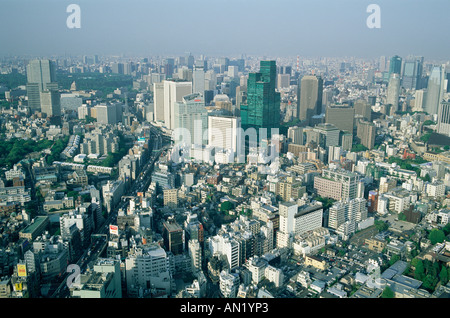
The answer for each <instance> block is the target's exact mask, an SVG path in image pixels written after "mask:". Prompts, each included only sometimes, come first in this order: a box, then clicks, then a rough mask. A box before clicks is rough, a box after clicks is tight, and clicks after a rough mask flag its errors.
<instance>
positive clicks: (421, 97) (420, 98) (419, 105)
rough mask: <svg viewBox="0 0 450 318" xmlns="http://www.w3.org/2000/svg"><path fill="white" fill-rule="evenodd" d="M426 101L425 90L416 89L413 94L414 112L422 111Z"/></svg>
mask: <svg viewBox="0 0 450 318" xmlns="http://www.w3.org/2000/svg"><path fill="white" fill-rule="evenodd" d="M426 101H427V90H426V89H418V90H416V92H415V94H414V108H413V110H414V111H423V110H424V107H425V104H426Z"/></svg>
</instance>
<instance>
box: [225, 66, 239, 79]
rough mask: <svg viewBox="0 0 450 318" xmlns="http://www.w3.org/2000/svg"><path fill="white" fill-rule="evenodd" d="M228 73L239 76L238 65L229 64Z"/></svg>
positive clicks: (230, 75) (231, 75)
mask: <svg viewBox="0 0 450 318" xmlns="http://www.w3.org/2000/svg"><path fill="white" fill-rule="evenodd" d="M227 75H228V76H229V77H231V78H234V77H237V76H238V67H237V66H236V65H230V66H228V72H227Z"/></svg>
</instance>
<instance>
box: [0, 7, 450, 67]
mask: <svg viewBox="0 0 450 318" xmlns="http://www.w3.org/2000/svg"><path fill="white" fill-rule="evenodd" d="M72 3H74V4H78V5H79V6H80V8H81V28H80V29H69V28H68V27H67V26H66V20H67V17H68V16H69V13H67V12H66V8H67V6H68V5H69V4H72ZM372 3H374V4H378V5H379V6H380V8H381V28H380V29H370V28H368V27H367V25H366V20H367V17H368V16H369V15H370V13H367V12H366V8H367V6H368V5H369V4H372ZM449 12H450V0H422V1H417V0H310V1H305V0H221V1H220V0H69V1H67V0H0V55H33V56H39V55H42V56H44V55H60V54H71V55H83V54H87V55H88V54H99V55H102V54H108V55H109V54H111V55H114V54H118V55H119V54H127V55H144V56H151V55H183V54H184V52H192V53H193V54H194V55H198V54H202V53H203V54H205V55H214V56H221V55H223V56H225V55H227V56H232V55H240V54H241V53H244V54H249V55H257V56H262V55H268V56H280V57H283V56H296V55H301V56H326V57H332V56H337V57H339V56H356V57H378V56H380V55H386V56H391V55H394V54H398V55H401V56H406V55H408V54H414V55H422V56H425V58H426V59H434V58H437V59H448V58H449V57H450V40H449V39H448V30H449V24H448V19H449Z"/></svg>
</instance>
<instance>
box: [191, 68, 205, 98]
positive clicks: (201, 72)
mask: <svg viewBox="0 0 450 318" xmlns="http://www.w3.org/2000/svg"><path fill="white" fill-rule="evenodd" d="M192 85H193V86H192V92H193V93H201V94H202V95H203V94H204V93H205V69H204V67H203V65H198V64H195V65H194V70H193V72H192Z"/></svg>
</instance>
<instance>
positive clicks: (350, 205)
mask: <svg viewBox="0 0 450 318" xmlns="http://www.w3.org/2000/svg"><path fill="white" fill-rule="evenodd" d="M366 202H367V201H366V199H364V198H356V199H353V200H348V201H342V202H336V203H334V204H333V206H331V207H330V209H329V214H328V227H330V228H332V229H335V230H337V229H338V228H339V227H340V226H341V225H342V224H344V223H345V222H354V223H355V224H357V223H359V222H361V221H364V220H365V219H367V207H366Z"/></svg>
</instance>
